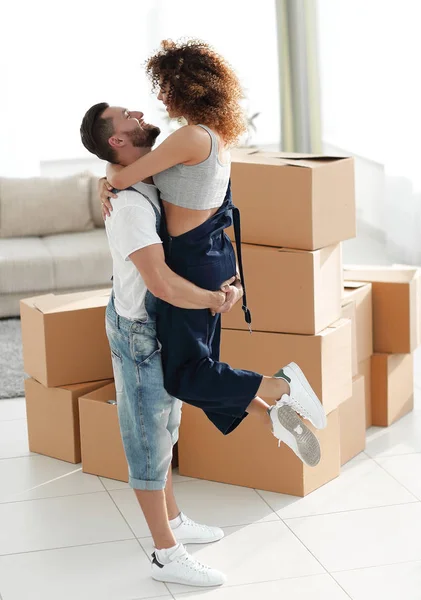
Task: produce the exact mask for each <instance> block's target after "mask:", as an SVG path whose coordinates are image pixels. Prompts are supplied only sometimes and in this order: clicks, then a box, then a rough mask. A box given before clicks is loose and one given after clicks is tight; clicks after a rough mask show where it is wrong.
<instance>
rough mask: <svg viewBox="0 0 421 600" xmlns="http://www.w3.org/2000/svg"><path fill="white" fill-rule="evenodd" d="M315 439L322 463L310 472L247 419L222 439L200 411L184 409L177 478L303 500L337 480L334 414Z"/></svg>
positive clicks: (259, 425)
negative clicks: (209, 482) (240, 487)
mask: <svg viewBox="0 0 421 600" xmlns="http://www.w3.org/2000/svg"><path fill="white" fill-rule="evenodd" d="M307 424H308V423H307ZM316 435H317V437H318V439H319V441H320V446H321V451H322V458H321V461H320V463H319V464H318V465H317V467H315V468H311V467H307V466H306V465H304V464H303V463H302V462H301V460H300V459H299V458H298V457H297V456H295V454H294V453H293V452H292V450H290V448H288V447H287V446H286V445H285V444H281V446H280V447H279V448H278V442H277V440H276V438H275V437H274V436H273V435H272V433H271V431H270V429H269V427H268V426H266V425H264V424H263V423H262V422H261V421H260V420H259V419H256V418H254V417H252V416H248V417H247V418H246V419H245V420H244V421H243V423H241V425H240V426H239V427H237V429H235V431H234V432H232V433H230V434H229V435H227V436H223V435H222V434H221V433H220V432H219V431H218V430H217V429H216V427H214V426H213V425H212V423H211V422H210V421H209V420H208V418H207V417H206V416H205V414H204V413H203V412H202V411H201V410H199V409H198V408H195V407H193V406H189V405H187V404H184V406H183V418H182V422H181V428H180V439H179V442H178V445H179V461H180V462H179V470H180V474H181V475H185V476H188V477H197V478H198V479H207V480H209V481H218V482H221V483H230V484H233V485H241V486H244V487H249V488H256V489H259V490H267V491H270V492H279V493H281V494H292V495H294V496H305V495H306V494H309V493H310V492H312V491H314V490H316V489H317V488H319V487H321V486H322V485H324V484H325V483H327V482H328V481H331V480H332V479H334V478H335V477H337V476H338V475H339V471H340V449H339V448H340V442H339V415H338V411H337V410H335V411H333V412H331V413H330V415H329V416H328V425H327V427H326V429H323V430H321V431H317V432H316Z"/></svg>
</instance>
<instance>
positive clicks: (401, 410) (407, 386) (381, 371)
mask: <svg viewBox="0 0 421 600" xmlns="http://www.w3.org/2000/svg"><path fill="white" fill-rule="evenodd" d="M371 406H372V414H373V425H378V426H380V427H388V426H389V425H391V424H392V423H394V422H395V421H397V420H398V419H400V418H401V417H403V416H404V415H406V414H407V413H409V412H410V411H411V410H412V409H413V408H414V366H413V357H412V354H373V357H372V359H371Z"/></svg>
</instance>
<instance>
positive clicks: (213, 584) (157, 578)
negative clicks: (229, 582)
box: [152, 573, 225, 588]
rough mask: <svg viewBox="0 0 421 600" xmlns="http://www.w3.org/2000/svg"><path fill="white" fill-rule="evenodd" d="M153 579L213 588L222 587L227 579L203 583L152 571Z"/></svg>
mask: <svg viewBox="0 0 421 600" xmlns="http://www.w3.org/2000/svg"><path fill="white" fill-rule="evenodd" d="M152 579H154V580H155V581H160V582H161V583H179V584H180V585H189V586H191V587H203V588H211V587H220V586H221V585H224V583H225V581H221V582H220V583H202V582H194V581H186V580H185V579H182V578H181V577H157V576H156V575H155V574H154V573H152Z"/></svg>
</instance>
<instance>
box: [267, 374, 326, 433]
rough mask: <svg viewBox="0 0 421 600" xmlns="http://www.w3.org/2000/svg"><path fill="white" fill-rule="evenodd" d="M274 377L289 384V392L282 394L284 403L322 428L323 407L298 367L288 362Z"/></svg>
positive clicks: (324, 421)
mask: <svg viewBox="0 0 421 600" xmlns="http://www.w3.org/2000/svg"><path fill="white" fill-rule="evenodd" d="M275 377H278V378H280V379H284V380H285V381H286V382H287V383H288V384H289V387H290V392H289V394H288V396H286V395H285V396H284V398H286V401H285V403H286V404H288V406H291V408H293V409H294V410H295V412H297V413H298V414H299V415H301V416H302V417H304V418H305V419H308V420H309V421H310V423H312V424H313V425H314V427H315V428H316V429H324V428H325V427H326V425H327V420H326V414H325V411H324V408H323V406H322V405H321V402H320V400H319V399H318V397H317V396H316V394H315V392H314V390H313V388H312V387H311V385H310V384H309V382H308V381H307V379H306V376H305V375H304V373H303V372H302V370H301V369H300V367H299V366H298V365H297V364H295V363H290V364H289V365H287V366H286V367H284V368H283V369H281V370H280V371H278V373H276V375H275ZM278 402H279V401H278Z"/></svg>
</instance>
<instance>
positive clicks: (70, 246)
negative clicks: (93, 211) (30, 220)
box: [43, 229, 113, 290]
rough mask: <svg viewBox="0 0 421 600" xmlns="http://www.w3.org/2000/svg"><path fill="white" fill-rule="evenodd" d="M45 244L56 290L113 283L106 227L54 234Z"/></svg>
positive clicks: (45, 240)
mask: <svg viewBox="0 0 421 600" xmlns="http://www.w3.org/2000/svg"><path fill="white" fill-rule="evenodd" d="M43 243H44V245H45V247H46V249H47V250H48V252H49V253H50V255H51V257H52V260H53V264H54V289H56V290H62V289H69V288H70V289H71V288H79V287H80V288H81V287H89V286H92V287H94V286H101V285H103V286H104V287H106V286H108V285H111V281H110V280H111V275H112V268H113V267H112V259H111V254H110V250H109V247H108V241H107V234H106V233H105V230H104V229H95V230H94V231H87V232H84V233H72V234H69V233H68V234H65V233H64V234H61V235H52V236H48V237H45V238H43ZM44 289H45V288H44Z"/></svg>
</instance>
